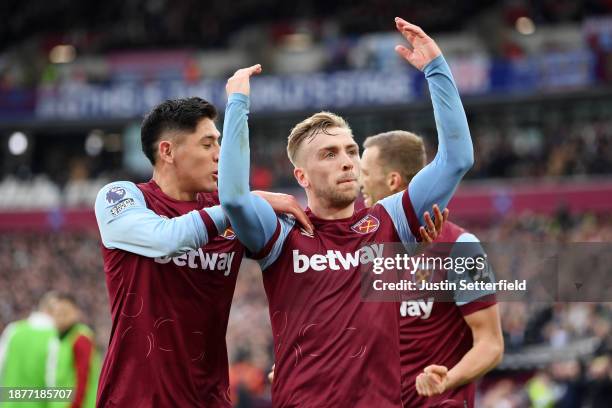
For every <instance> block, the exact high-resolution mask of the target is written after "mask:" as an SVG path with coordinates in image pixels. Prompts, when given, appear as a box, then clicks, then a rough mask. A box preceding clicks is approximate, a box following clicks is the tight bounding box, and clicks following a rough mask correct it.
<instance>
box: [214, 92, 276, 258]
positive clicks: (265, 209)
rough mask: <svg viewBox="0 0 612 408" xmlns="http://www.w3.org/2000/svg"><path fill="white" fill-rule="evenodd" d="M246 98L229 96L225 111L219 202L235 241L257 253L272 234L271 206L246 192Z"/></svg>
mask: <svg viewBox="0 0 612 408" xmlns="http://www.w3.org/2000/svg"><path fill="white" fill-rule="evenodd" d="M248 114H249V97H248V96H246V95H243V94H238V93H234V94H231V95H230V97H229V98H228V101H227V106H226V108H225V118H224V122H223V141H222V144H221V154H220V157H219V201H221V206H222V207H223V210H224V211H225V214H226V215H227V216H228V218H229V220H230V223H231V224H232V228H233V229H234V232H235V233H236V235H237V236H238V239H240V241H242V243H243V244H244V245H245V246H246V247H247V248H248V250H249V251H250V252H251V253H254V254H256V253H259V252H260V251H261V250H262V249H263V248H264V246H265V245H266V244H267V243H268V241H270V239H271V238H272V237H273V236H274V233H275V232H276V226H277V224H278V219H277V217H276V214H275V212H274V210H273V209H272V206H270V204H269V203H268V202H267V201H265V200H264V199H263V198H261V197H259V196H256V195H254V194H252V193H251V192H250V186H249V172H250V149H249V127H248V122H247V121H248Z"/></svg>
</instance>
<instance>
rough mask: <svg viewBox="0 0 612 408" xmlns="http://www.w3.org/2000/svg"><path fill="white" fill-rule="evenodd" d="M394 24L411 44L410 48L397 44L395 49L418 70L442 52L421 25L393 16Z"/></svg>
mask: <svg viewBox="0 0 612 408" xmlns="http://www.w3.org/2000/svg"><path fill="white" fill-rule="evenodd" d="M395 26H396V27H397V30H398V31H399V32H400V33H402V35H403V36H404V38H405V39H406V40H408V42H409V43H410V46H411V48H408V47H405V46H403V45H397V46H395V51H396V52H397V53H398V54H399V55H401V56H402V57H403V58H404V59H405V60H406V61H408V62H409V63H411V64H412V66H414V67H415V68H416V69H418V70H419V71H422V70H423V68H424V67H425V65H427V64H428V63H430V62H431V61H432V60H433V59H434V58H436V57H437V56H438V55H441V54H442V51H440V48H439V47H438V45H437V44H436V42H435V41H434V40H432V39H431V37H429V36H428V35H427V34H425V32H424V31H423V30H422V29H421V27H419V26H416V25H414V24H411V23H409V22H407V21H406V20H403V19H401V18H399V17H395Z"/></svg>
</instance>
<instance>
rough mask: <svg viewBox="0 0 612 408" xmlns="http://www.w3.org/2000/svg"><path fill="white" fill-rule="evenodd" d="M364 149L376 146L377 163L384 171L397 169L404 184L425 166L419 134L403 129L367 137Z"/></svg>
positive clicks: (423, 145) (424, 156) (422, 145)
mask: <svg viewBox="0 0 612 408" xmlns="http://www.w3.org/2000/svg"><path fill="white" fill-rule="evenodd" d="M363 147H364V148H365V149H367V148H369V147H377V148H378V152H379V153H378V157H379V165H381V166H383V168H384V169H385V171H397V172H399V173H400V175H401V176H402V178H403V179H404V181H405V182H406V184H408V183H410V180H412V178H413V177H414V176H415V175H416V174H417V173H418V172H419V170H421V169H422V168H423V167H425V164H426V161H427V157H426V154H425V144H424V143H423V138H422V137H421V136H418V135H415V134H414V133H411V132H406V131H403V130H392V131H390V132H385V133H379V134H377V135H374V136H370V137H368V138H367V139H366V140H365V141H364V142H363Z"/></svg>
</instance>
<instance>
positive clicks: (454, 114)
mask: <svg viewBox="0 0 612 408" xmlns="http://www.w3.org/2000/svg"><path fill="white" fill-rule="evenodd" d="M423 71H424V73H425V77H426V78H427V83H428V85H429V91H430V94H431V100H432V103H433V110H434V117H435V120H436V128H437V131H438V152H437V154H436V157H435V158H434V159H433V160H432V162H431V163H429V164H428V165H427V166H425V167H424V168H423V169H421V171H419V172H418V173H417V174H416V175H415V176H414V178H413V179H412V181H411V182H410V184H409V186H408V192H409V197H410V201H411V203H412V208H413V209H414V212H415V213H416V216H417V218H418V220H419V221H420V223H421V224H423V223H424V219H423V214H424V213H425V211H430V210H431V207H432V206H433V205H434V204H438V205H439V206H440V209H444V208H445V207H446V206H447V204H448V202H449V201H450V199H451V197H452V195H453V193H454V192H455V190H456V188H457V186H458V184H459V182H460V181H461V178H462V177H463V176H464V175H465V173H467V171H468V170H469V169H470V168H471V167H472V165H473V163H474V151H473V148H472V138H471V137H470V129H469V128H468V122H467V118H466V116H465V111H464V110H463V105H462V104H461V99H460V97H459V91H458V90H457V87H456V86H455V82H454V81H453V76H452V74H451V71H450V68H449V66H448V64H447V63H446V61H445V60H444V57H443V56H442V55H440V56H439V57H437V58H435V59H434V60H433V61H431V62H430V63H429V64H428V65H427V66H426V67H425V69H424V70H423Z"/></svg>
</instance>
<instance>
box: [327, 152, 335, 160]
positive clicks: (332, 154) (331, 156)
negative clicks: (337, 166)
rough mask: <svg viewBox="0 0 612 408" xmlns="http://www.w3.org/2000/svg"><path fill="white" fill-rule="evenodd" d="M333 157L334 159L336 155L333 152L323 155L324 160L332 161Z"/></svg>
mask: <svg viewBox="0 0 612 408" xmlns="http://www.w3.org/2000/svg"><path fill="white" fill-rule="evenodd" d="M334 157H336V153H334V152H327V153H325V158H326V159H333V158H334Z"/></svg>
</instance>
